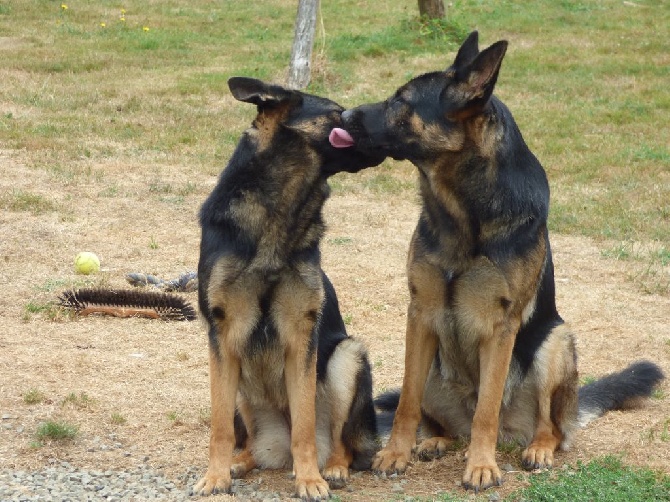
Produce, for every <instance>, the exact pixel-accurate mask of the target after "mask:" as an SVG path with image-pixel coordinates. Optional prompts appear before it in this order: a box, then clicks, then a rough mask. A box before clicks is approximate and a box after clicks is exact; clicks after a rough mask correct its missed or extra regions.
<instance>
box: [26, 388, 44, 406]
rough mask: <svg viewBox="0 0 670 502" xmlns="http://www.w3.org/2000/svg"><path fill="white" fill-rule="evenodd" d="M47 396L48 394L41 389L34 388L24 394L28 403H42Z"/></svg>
mask: <svg viewBox="0 0 670 502" xmlns="http://www.w3.org/2000/svg"><path fill="white" fill-rule="evenodd" d="M45 398H46V396H45V395H44V393H43V392H42V391H41V390H39V389H36V388H32V389H30V390H28V392H26V393H25V394H24V395H23V402H24V403H26V404H40V403H41V402H43V401H44V400H45Z"/></svg>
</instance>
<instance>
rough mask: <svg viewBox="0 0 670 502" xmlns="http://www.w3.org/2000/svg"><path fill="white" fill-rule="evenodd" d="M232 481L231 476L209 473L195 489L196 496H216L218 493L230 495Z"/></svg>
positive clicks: (193, 491)
mask: <svg viewBox="0 0 670 502" xmlns="http://www.w3.org/2000/svg"><path fill="white" fill-rule="evenodd" d="M231 486H232V480H231V479H230V474H228V475H227V476H226V474H225V473H221V474H215V473H210V472H209V471H208V472H207V474H205V476H204V477H203V478H202V479H200V481H198V482H197V483H196V484H195V486H194V487H193V490H192V493H193V494H194V495H216V494H218V493H230V488H231Z"/></svg>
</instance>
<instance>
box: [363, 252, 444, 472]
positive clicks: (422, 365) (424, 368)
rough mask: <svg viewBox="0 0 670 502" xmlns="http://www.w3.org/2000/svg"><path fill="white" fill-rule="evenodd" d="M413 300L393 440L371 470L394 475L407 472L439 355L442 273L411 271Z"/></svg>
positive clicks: (417, 266) (422, 266)
mask: <svg viewBox="0 0 670 502" xmlns="http://www.w3.org/2000/svg"><path fill="white" fill-rule="evenodd" d="M409 275H410V292H411V294H412V298H411V300H410V305H409V310H408V315H407V331H406V335H405V373H404V376H403V381H402V388H401V391H400V402H399V403H398V409H397V410H396V414H395V418H394V420H393V429H392V430H391V437H390V439H389V442H388V444H387V445H386V447H385V448H384V449H382V450H381V451H380V452H378V453H377V455H376V456H375V458H374V460H373V462H372V468H373V469H374V470H377V471H381V472H386V473H387V474H391V473H394V472H398V473H401V472H404V471H405V469H407V464H408V463H409V461H410V458H411V454H412V448H413V447H414V445H415V444H416V428H417V427H418V425H419V421H420V420H421V401H422V399H423V391H424V387H425V385H426V378H427V377H428V371H429V369H430V365H431V363H432V362H433V359H434V358H435V353H436V351H437V336H436V334H435V328H434V326H435V324H436V323H437V322H438V321H437V319H436V317H437V316H438V315H439V314H438V313H439V312H442V311H443V309H444V304H445V303H444V291H445V289H446V288H445V286H444V283H443V282H442V281H441V280H439V279H437V278H439V277H441V275H442V274H441V273H440V272H439V270H437V269H435V268H433V267H431V266H429V265H427V264H423V263H419V264H416V263H415V264H412V265H410V267H409Z"/></svg>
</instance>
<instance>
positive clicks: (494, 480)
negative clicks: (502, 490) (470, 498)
mask: <svg viewBox="0 0 670 502" xmlns="http://www.w3.org/2000/svg"><path fill="white" fill-rule="evenodd" d="M494 485H495V486H500V485H502V472H501V471H500V469H499V468H498V465H497V464H496V463H495V459H493V460H492V461H489V462H475V461H473V460H472V458H471V457H469V458H468V463H467V465H466V467H465V473H464V474H463V488H465V489H466V490H474V491H475V493H477V492H479V491H480V490H486V489H487V488H490V487H492V486H494Z"/></svg>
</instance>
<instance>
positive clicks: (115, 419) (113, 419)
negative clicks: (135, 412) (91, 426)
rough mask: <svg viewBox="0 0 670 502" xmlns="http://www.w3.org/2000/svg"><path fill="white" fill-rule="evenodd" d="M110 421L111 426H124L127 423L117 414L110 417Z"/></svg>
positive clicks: (124, 418)
mask: <svg viewBox="0 0 670 502" xmlns="http://www.w3.org/2000/svg"><path fill="white" fill-rule="evenodd" d="M110 421H111V422H112V424H113V425H125V424H126V422H127V420H126V417H124V416H123V415H121V414H120V413H117V412H114V413H112V414H111V415H110Z"/></svg>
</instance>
